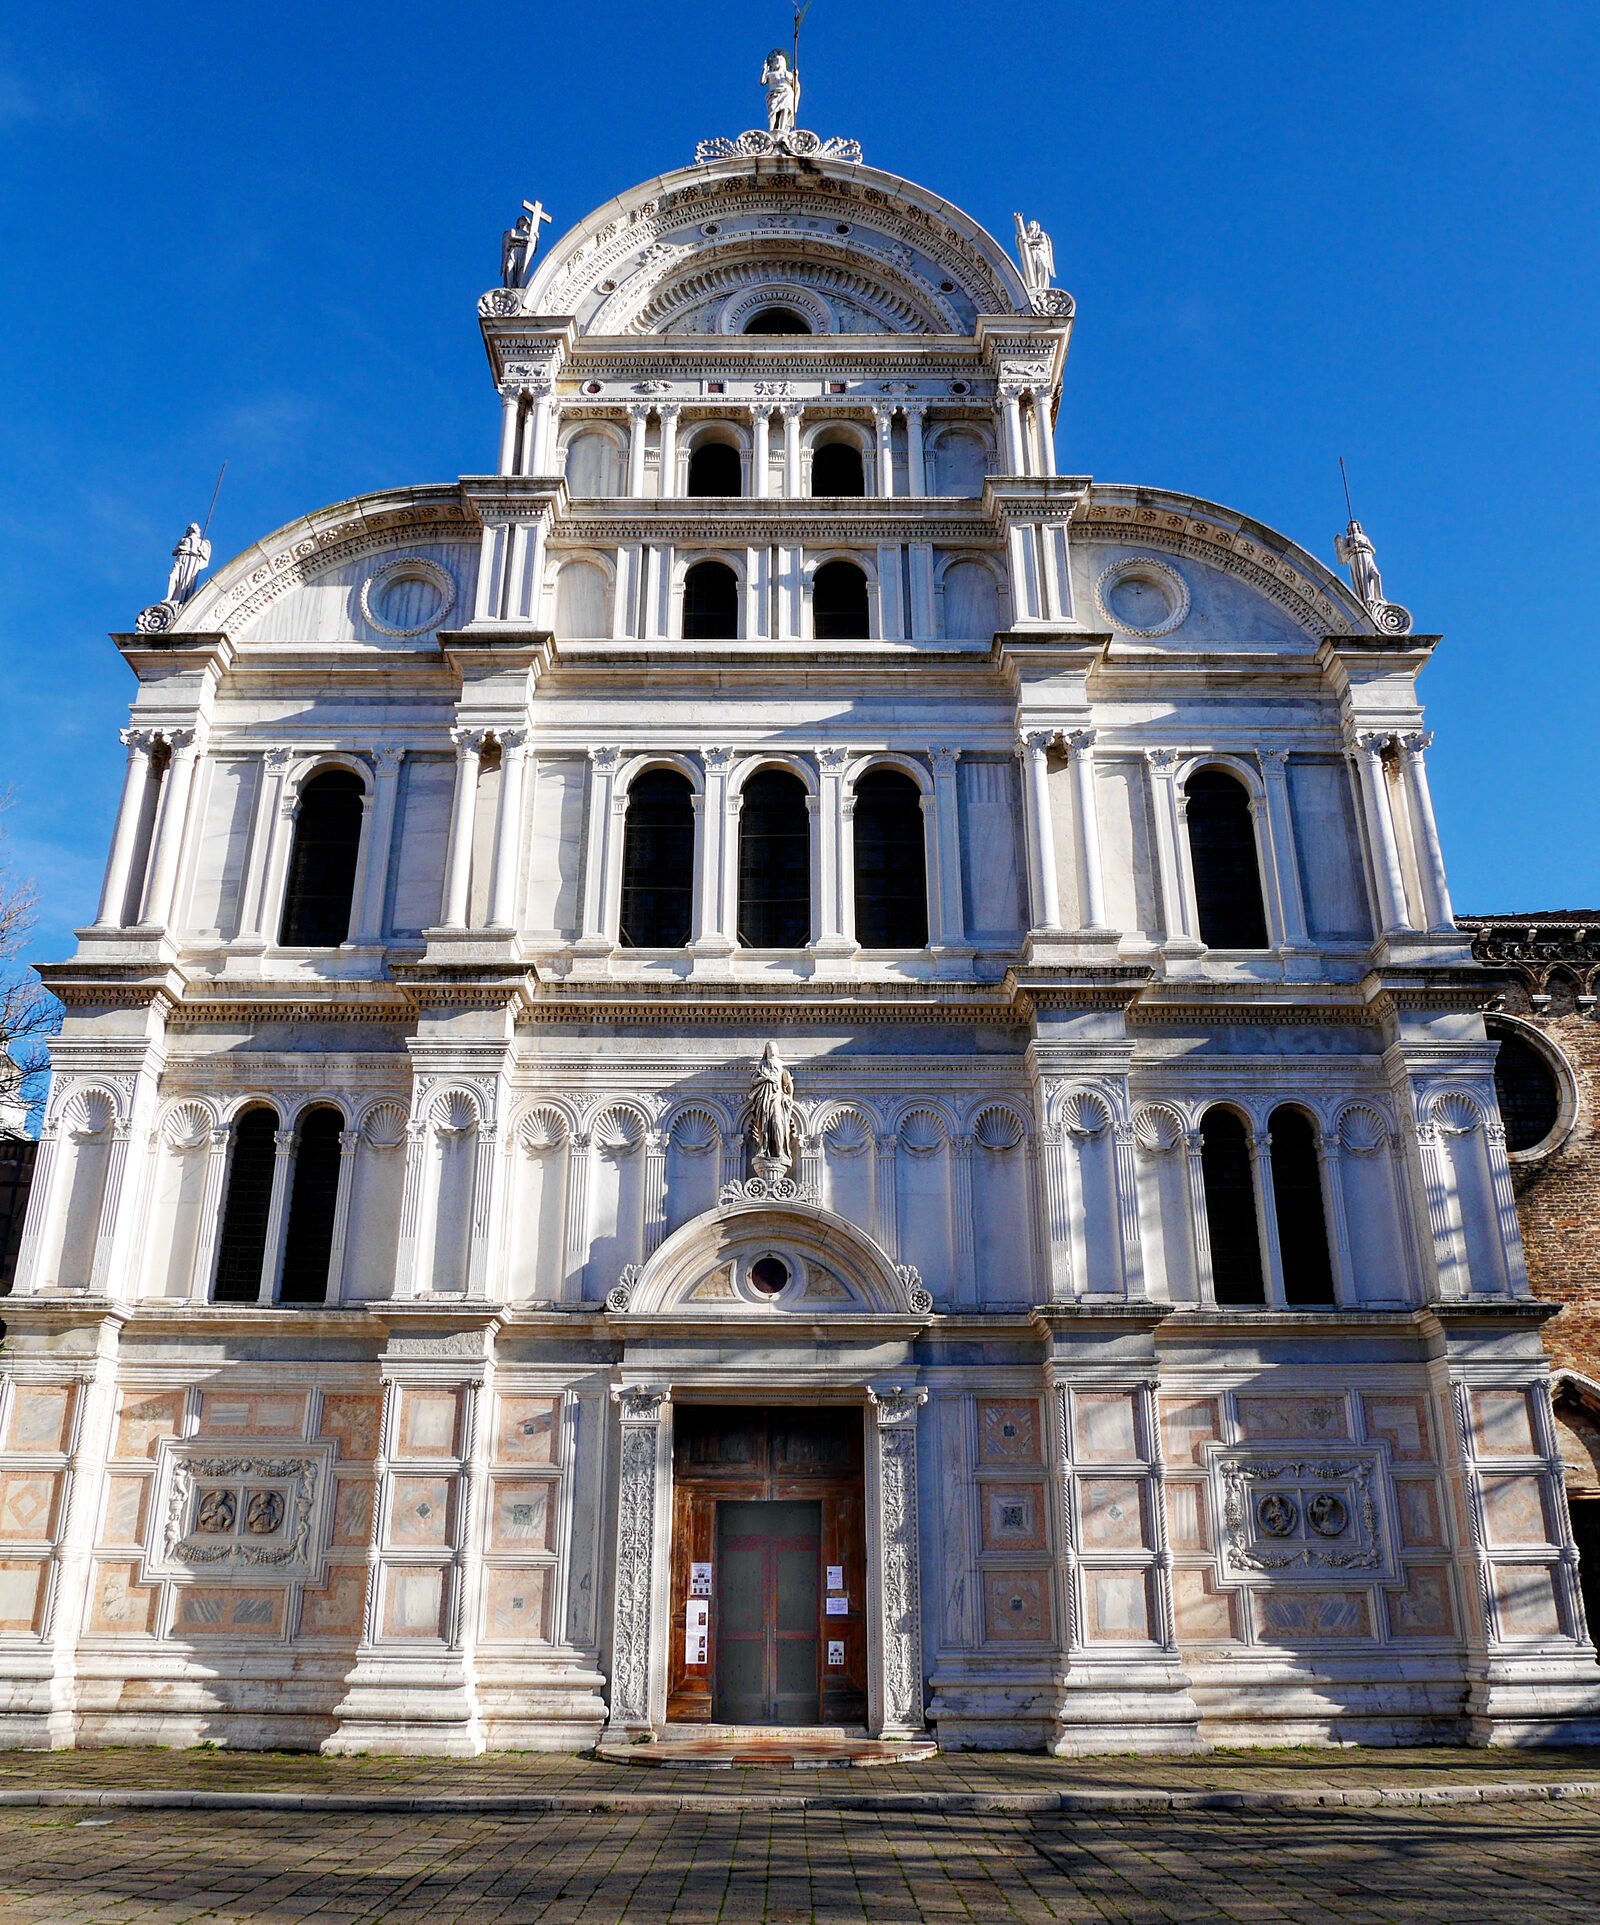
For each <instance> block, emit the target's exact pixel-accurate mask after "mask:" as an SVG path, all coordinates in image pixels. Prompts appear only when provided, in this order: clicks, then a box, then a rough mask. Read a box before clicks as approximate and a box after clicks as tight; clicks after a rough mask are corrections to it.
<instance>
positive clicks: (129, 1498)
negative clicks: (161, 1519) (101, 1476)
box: [100, 1477, 150, 1547]
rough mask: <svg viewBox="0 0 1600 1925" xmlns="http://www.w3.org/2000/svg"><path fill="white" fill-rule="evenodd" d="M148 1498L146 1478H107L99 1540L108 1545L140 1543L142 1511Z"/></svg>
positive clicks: (148, 1490)
mask: <svg viewBox="0 0 1600 1925" xmlns="http://www.w3.org/2000/svg"><path fill="white" fill-rule="evenodd" d="M149 1500H150V1479H149V1478H148V1477H108V1478H107V1479H106V1508H105V1516H104V1518H103V1520H102V1521H101V1525H100V1542H101V1543H102V1544H104V1545H106V1546H108V1547H115V1546H122V1545H130V1544H138V1545H142V1544H143V1543H144V1531H145V1520H146V1510H145V1506H146V1505H147V1504H148V1502H149Z"/></svg>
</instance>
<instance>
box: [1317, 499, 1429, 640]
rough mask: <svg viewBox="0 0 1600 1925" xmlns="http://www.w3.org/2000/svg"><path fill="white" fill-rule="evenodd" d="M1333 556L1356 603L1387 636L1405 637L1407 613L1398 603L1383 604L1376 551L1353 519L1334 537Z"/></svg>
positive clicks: (1409, 627)
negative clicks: (1347, 573)
mask: <svg viewBox="0 0 1600 1925" xmlns="http://www.w3.org/2000/svg"><path fill="white" fill-rule="evenodd" d="M1333 552H1334V553H1335V554H1336V555H1337V556H1338V557H1339V559H1340V561H1342V562H1343V563H1344V565H1345V567H1346V568H1348V569H1349V570H1350V586H1351V587H1352V588H1353V589H1354V590H1355V591H1356V599H1357V600H1358V601H1359V602H1360V603H1361V605H1362V606H1363V607H1364V608H1365V609H1366V611H1367V613H1368V614H1369V615H1370V616H1371V617H1372V619H1373V620H1374V621H1375V622H1376V623H1377V625H1378V626H1379V628H1381V629H1383V630H1384V632H1385V633H1386V634H1389V635H1405V634H1409V633H1410V629H1411V613H1410V610H1409V609H1405V608H1402V607H1401V606H1400V604H1399V603H1398V602H1390V601H1385V600H1384V596H1383V577H1382V576H1381V575H1380V574H1379V573H1378V555H1377V550H1376V549H1375V548H1374V547H1373V545H1372V537H1371V536H1370V535H1369V534H1368V533H1367V531H1366V530H1365V529H1364V528H1363V527H1362V526H1361V523H1360V522H1359V521H1357V520H1356V518H1355V517H1354V515H1352V516H1351V517H1350V522H1349V525H1348V527H1346V529H1345V531H1344V533H1343V534H1342V535H1335V536H1334V538H1333Z"/></svg>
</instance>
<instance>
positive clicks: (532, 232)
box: [500, 201, 550, 287]
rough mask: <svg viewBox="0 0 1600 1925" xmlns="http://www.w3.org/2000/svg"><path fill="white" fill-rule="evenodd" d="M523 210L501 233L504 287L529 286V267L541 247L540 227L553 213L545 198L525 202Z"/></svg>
mask: <svg viewBox="0 0 1600 1925" xmlns="http://www.w3.org/2000/svg"><path fill="white" fill-rule="evenodd" d="M522 210H523V211H522V212H521V213H520V214H519V215H518V216H517V218H516V220H515V221H514V222H513V223H512V225H511V226H510V227H508V228H507V229H506V231H505V232H504V234H502V235H501V236H500V284H501V286H502V287H524V286H526V285H527V280H528V269H529V267H530V266H531V265H532V263H533V257H534V255H535V254H536V253H537V252H538V250H539V226H540V223H541V222H543V221H547V220H549V218H550V216H549V215H548V214H547V213H546V212H545V211H544V202H543V201H524V202H523V203H522Z"/></svg>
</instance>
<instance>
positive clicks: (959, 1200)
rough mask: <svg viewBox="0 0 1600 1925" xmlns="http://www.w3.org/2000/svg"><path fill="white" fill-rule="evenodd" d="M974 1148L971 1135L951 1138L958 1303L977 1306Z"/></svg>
mask: <svg viewBox="0 0 1600 1925" xmlns="http://www.w3.org/2000/svg"><path fill="white" fill-rule="evenodd" d="M972 1149H973V1141H972V1138H971V1137H970V1136H965V1135H962V1136H952V1137H951V1139H950V1177H951V1183H950V1189H951V1197H950V1214H951V1216H952V1218H953V1219H954V1221H953V1224H952V1226H951V1227H952V1228H953V1230H954V1232H955V1254H956V1301H957V1302H958V1303H961V1304H974V1303H976V1302H977V1300H978V1266H977V1255H976V1251H975V1249H974V1247H973V1232H972Z"/></svg>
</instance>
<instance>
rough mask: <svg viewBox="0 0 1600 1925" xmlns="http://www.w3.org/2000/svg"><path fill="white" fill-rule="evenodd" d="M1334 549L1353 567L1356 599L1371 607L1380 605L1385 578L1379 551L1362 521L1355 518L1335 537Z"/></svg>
mask: <svg viewBox="0 0 1600 1925" xmlns="http://www.w3.org/2000/svg"><path fill="white" fill-rule="evenodd" d="M1333 552H1334V553H1335V554H1336V555H1337V556H1338V557H1339V559H1340V561H1342V562H1343V563H1344V565H1345V567H1346V568H1348V569H1349V570H1350V586H1351V587H1352V588H1353V589H1354V590H1355V591H1356V597H1357V599H1358V600H1359V601H1361V602H1363V603H1364V604H1365V605H1366V606H1367V607H1368V608H1378V607H1381V606H1382V604H1383V577H1382V576H1381V575H1380V574H1379V573H1378V555H1377V550H1376V549H1375V548H1374V547H1373V545H1372V537H1371V536H1370V535H1369V534H1368V533H1367V531H1366V530H1365V529H1364V528H1363V527H1362V526H1361V523H1360V522H1359V521H1356V520H1354V519H1353V518H1352V520H1351V522H1350V526H1349V527H1348V528H1347V529H1346V530H1345V532H1344V533H1343V534H1342V535H1335V536H1334V538H1333Z"/></svg>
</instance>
